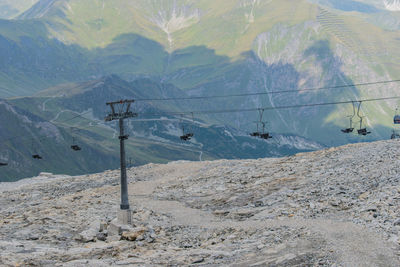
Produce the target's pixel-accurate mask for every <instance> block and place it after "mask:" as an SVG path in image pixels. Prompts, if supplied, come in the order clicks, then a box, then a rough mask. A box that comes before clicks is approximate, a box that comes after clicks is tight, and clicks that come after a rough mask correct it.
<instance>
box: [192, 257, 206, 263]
mask: <svg viewBox="0 0 400 267" xmlns="http://www.w3.org/2000/svg"><path fill="white" fill-rule="evenodd" d="M202 262H204V258H197V259H195V260H193V261H192V264H198V263H202Z"/></svg>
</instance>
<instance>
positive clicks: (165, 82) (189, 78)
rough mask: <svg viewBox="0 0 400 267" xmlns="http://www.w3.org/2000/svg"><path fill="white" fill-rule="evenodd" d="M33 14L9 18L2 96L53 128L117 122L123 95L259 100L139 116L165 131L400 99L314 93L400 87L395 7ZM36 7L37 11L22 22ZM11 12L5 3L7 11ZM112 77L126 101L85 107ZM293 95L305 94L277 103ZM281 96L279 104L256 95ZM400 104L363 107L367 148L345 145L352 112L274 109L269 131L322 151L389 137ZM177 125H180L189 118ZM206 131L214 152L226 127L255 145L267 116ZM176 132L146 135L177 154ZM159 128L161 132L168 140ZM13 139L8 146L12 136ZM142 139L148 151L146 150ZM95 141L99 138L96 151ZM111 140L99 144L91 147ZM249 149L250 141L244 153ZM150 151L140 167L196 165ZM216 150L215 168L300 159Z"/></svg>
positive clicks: (120, 1)
mask: <svg viewBox="0 0 400 267" xmlns="http://www.w3.org/2000/svg"><path fill="white" fill-rule="evenodd" d="M20 2H21V3H23V4H24V5H22V4H21V6H20V7H19V6H18V5H17V2H15V5H14V4H13V5H11V4H10V3H12V2H11V1H5V2H4V0H3V2H1V1H0V3H6V5H7V6H13V8H14V9H16V10H18V12H17V11H15V12H17V13H14V14H15V15H14V16H12V17H13V18H14V19H12V20H10V19H3V20H0V59H1V60H0V97H2V98H6V99H7V101H8V102H10V103H12V105H16V106H18V107H19V108H20V109H22V110H25V111H27V112H30V113H32V114H35V115H36V116H39V117H40V118H42V119H43V120H52V119H54V118H55V116H57V115H58V114H59V112H61V111H62V110H64V109H65V110H70V111H71V112H72V113H82V112H84V111H87V110H89V109H94V110H96V112H95V113H94V114H93V117H94V118H96V119H97V120H99V119H100V118H101V117H102V116H103V115H104V112H105V110H106V107H105V106H104V102H107V101H110V100H118V98H119V97H121V96H126V97H128V96H129V97H134V98H136V99H140V98H148V97H150V98H164V97H167V96H173V97H179V96H189V97H190V96H205V95H225V94H246V93H248V94H254V95H253V96H251V97H230V98H218V99H209V100H205V101H198V100H196V101H195V100H187V101H176V102H153V103H148V104H147V106H146V105H144V106H140V105H139V107H142V108H143V110H147V109H150V110H158V111H160V113H161V114H164V115H163V116H158V118H156V117H152V118H151V119H153V120H154V119H160V117H168V116H167V115H165V113H166V112H169V111H174V112H176V111H196V110H225V109H233V108H234V109H249V108H261V107H279V106H286V105H303V104H311V103H323V102H337V101H347V100H356V99H367V98H380V97H386V96H400V91H399V84H398V83H388V84H380V85H369V86H358V87H348V88H337V89H331V90H319V91H318V90H316V91H301V90H302V89H307V88H320V87H334V86H340V85H348V84H354V83H356V84H358V83H368V82H374V81H385V80H393V79H399V78H400V63H399V62H400V61H399V58H400V50H399V49H398V48H399V44H400V12H399V10H400V6H399V4H398V2H397V1H393V0H387V1H386V0H383V1H378V0H358V1H356V0H349V1H343V0H300V1H293V0H266V1H263V0H218V1H212V0H196V1H195V0H135V1H125V0H85V1H82V0H40V1H37V2H35V1H33V2H32V1H30V0H26V1H22V0H21V1H20ZM29 5H32V6H31V8H29V9H27V10H25V11H23V10H24V8H27V7H28V6H29ZM5 10H7V9H6V8H4V7H3V8H2V7H1V5H0V12H3V13H4V12H6V11H5ZM7 12H8V11H7ZM10 16H11V15H8V16H4V15H3V18H10ZM0 17H1V16H0ZM113 75H117V76H113ZM103 77H114V78H113V79H112V80H113V81H112V84H114V83H116V84H118V86H117V88H119V89H118V91H119V90H122V92H120V93H118V94H114V93H111V92H108V91H107V90H111V89H110V88H108V89H107V90H105V91H102V95H101V96H98V95H96V98H94V97H91V98H90V97H87V98H84V96H86V95H87V94H89V92H91V89H88V88H93V86H94V85H95V84H97V83H98V82H99V81H101V80H102V79H106V78H103ZM115 77H120V78H121V79H120V78H115ZM108 79H110V78H108ZM125 83H126V84H125ZM123 84H124V85H123ZM121 88H125V89H121ZM132 88H133V89H132ZM286 90H293V91H294V92H291V93H276V92H279V91H286ZM269 91H274V92H275V93H274V94H264V95H260V94H258V95H257V93H260V92H269ZM39 92H40V93H39ZM21 97H22V98H21ZM70 99H74V101H69V100H70ZM94 99H97V100H96V101H97V102H96V104H94V102H93V101H94ZM24 101H25V102H24ZM36 101H37V102H36ZM46 101H47V102H46ZM40 102H41V104H40ZM45 102H46V103H47V104H46V105H45V106H46V107H49V110H40V108H38V107H39V106H40V105H43V103H45ZM31 103H36V104H35V105H31ZM139 104H140V103H139ZM398 105H399V103H398V101H395V100H390V101H389V100H388V101H380V102H368V103H367V102H365V103H363V104H362V108H361V114H362V115H363V116H366V117H365V122H366V126H367V127H368V128H369V129H371V130H372V134H371V135H369V136H367V137H361V138H360V137H358V136H355V135H343V134H341V133H340V128H342V127H345V126H347V124H348V119H347V117H346V116H348V115H349V114H351V113H352V106H351V105H338V106H324V107H304V108H297V109H282V110H273V111H268V112H266V113H265V120H267V121H268V122H269V124H268V129H269V130H270V131H272V132H274V133H282V134H283V135H284V136H286V137H288V136H290V137H291V138H292V139H291V138H289V139H290V141H287V140H289V139H285V140H286V141H287V142H288V144H290V145H289V146H290V147H292V148H296V146H297V144H301V143H302V142H306V143H307V144H308V145H306V147H307V148H309V147H310V145H309V141H300V140H311V141H313V142H316V143H320V144H323V145H327V146H330V145H339V144H344V143H348V142H359V141H371V140H378V139H386V138H388V137H390V134H391V131H392V128H393V115H394V114H395V109H396V107H397V106H398ZM50 107H51V109H50ZM66 114H67V113H65V114H64V113H61V115H60V116H61V117H62V115H66ZM100 114H101V116H100ZM91 119H93V118H91ZM145 119H149V118H145ZM169 119H173V120H175V121H178V122H179V118H169ZM196 120H198V121H200V122H202V123H203V124H205V125H206V126H204V127H200V128H199V129H198V130H199V131H204V134H203V135H202V136H204V138H205V137H207V138H205V139H206V140H208V141H206V140H204V142H203V141H202V142H201V143H202V144H203V143H207V142H210V140H212V139H215V140H221V142H222V140H224V141H223V142H228V141H227V139H223V138H222V137H221V138H222V139H218V138H219V137H218V138H217V136H220V135H223V134H222V133H223V132H224V130H222V129H224V127H225V128H226V129H228V132H230V133H231V134H232V135H234V136H235V138H236V136H244V135H245V134H247V133H249V132H250V131H252V130H255V124H254V123H253V122H254V121H256V120H258V114H257V112H236V113H218V114H207V115H198V116H197V117H196ZM94 122H96V121H94ZM72 125H74V124H73V123H72ZM172 125H173V127H172V126H171V124H169V123H166V122H165V121H164V122H160V121H157V122H154V121H153V122H151V123H149V122H145V123H143V124H141V127H142V129H141V131H137V132H135V134H136V135H137V136H141V138H142V139H143V140H148V141H149V142H150V143H151V145H153V143H154V142H155V141H154V140H155V139H157V142H159V143H157V144H160V143H162V144H163V145H165V146H166V145H169V144H170V143H169V142H170V141H171V138H172V137H171V136H169V137H168V138H167V137H165V136H164V135H165V132H168V129H169V128H168V127H172V128H171V129H170V131H171V132H174V131H175V132H176V131H179V126H178V125H179V123H175V124H174V123H172ZM210 125H222V126H221V127H222V128H218V127H219V126H218V127H217V128H216V129H214V128H212V127H214V126H210ZM70 126H71V125H68V127H70ZM146 127H149V129H150V128H151V129H156V130H155V132H156V133H153V130H149V129H146ZM210 127H211V128H210ZM160 129H161V130H160ZM172 129H174V130H172ZM158 130H159V131H160V132H157V131H158ZM7 131H8V129H5V130H4V132H5V133H3V134H5V135H7ZM107 131H111V130H110V129H108V130H107V129H106V128H104V127H102V128H101V129H96V130H95V131H94V132H96V133H101V135H103V137H105V136H109V133H108V132H107ZM111 132H112V131H111ZM233 133H234V134H233ZM243 133H245V134H243ZM153 135H154V136H156V137H154V136H153ZM176 135H177V134H175V135H174V136H175V137H174V138H176ZM214 135H215V136H214ZM149 136H150V137H151V138H149ZM213 136H214V137H215V138H214V137H213ZM153 137H154V138H153ZM152 138H153V139H152ZM160 138H161V139H160ZM174 138H172V139H173V140H174ZM302 138H306V139H302ZM142 139H141V141H140V142H144V141H142ZM90 141H91V140H89V138H88V139H87V140H86V141H85V142H89V143H90ZM196 141H197V139H196ZM286 141H285V142H286ZM98 142H99V141H93V142H92V145H95V143H98ZM102 142H103V140H102ZM247 142H248V141H246V140H242V141H241V142H240V144H241V145H240V146H242V145H243V144H245V143H247ZM250 143H251V142H250ZM15 145H16V144H15ZM253 145H254V144H252V145H251V146H253ZM149 146H150V145H148V146H147V145H146V146H144V147H142V150H141V151H142V152H141V153H142V157H141V158H145V159H146V160H143V161H140V162H146V161H147V162H148V161H157V162H159V161H162V160H171V159H176V158H185V157H175V156H171V155H172V154H173V153H170V152H168V153H161V156H160V157H159V158H154V156H152V155H153V154H154V153H153V151H161V150H162V149H164V147H163V148H161V146H159V145H155V146H153V148H154V147H156V148H154V149H153V150H152V149H149ZM214 147H215V149H214V150H213V151H207V153H208V157H209V158H218V157H235V156H236V157H258V156H260V155H264V156H265V155H273V154H276V155H281V154H287V153H291V152H293V151H294V150H293V151H292V150H290V149H289V150H290V151H291V152H288V151H289V150H287V149H286V148H282V147H280V146H279V145H277V146H276V147H275V148H273V149H272V151H271V152H267V153H266V152H264V153H258V152H255V151H256V150H257V149H258V148H257V149H255V150H254V149H253V150H252V149H251V150H248V151H245V150H243V149H238V150H235V149H236V148H235V149H233V150H229V149H228V148H227V147H228V145H226V146H223V147H220V146H218V145H215V146H214ZM173 149H174V151H182V146H181V145H179V146H178V147H176V144H175V143H174V148H173ZM296 149H298V148H296ZM224 150H226V151H224ZM146 151H147V152H146ZM196 151H197V152H196V153H192V154H191V155H190V156H188V158H190V159H193V158H198V155H199V153H198V151H199V150H198V149H197V150H196ZM114 153H116V151H115V150H114ZM176 153H178V152H176ZM179 153H180V152H179ZM182 153H183V152H182ZM235 153H236V154H235ZM139 154H140V153H139ZM114 155H117V154H114ZM82 171H83V170H82Z"/></svg>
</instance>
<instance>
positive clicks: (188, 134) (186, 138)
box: [180, 113, 194, 141]
mask: <svg viewBox="0 0 400 267" xmlns="http://www.w3.org/2000/svg"><path fill="white" fill-rule="evenodd" d="M192 122H193V123H194V116H193V113H192ZM181 123H182V135H181V136H180V139H181V140H182V141H189V140H190V139H192V137H193V136H194V133H193V132H192V131H189V132H185V126H184V125H183V119H182V118H181Z"/></svg>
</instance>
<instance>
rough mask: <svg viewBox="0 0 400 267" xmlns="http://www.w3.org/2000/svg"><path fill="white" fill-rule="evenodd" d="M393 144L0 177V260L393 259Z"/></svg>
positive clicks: (367, 262) (398, 176)
mask: <svg viewBox="0 0 400 267" xmlns="http://www.w3.org/2000/svg"><path fill="white" fill-rule="evenodd" d="M399 151H400V142H398V141H382V142H376V143H369V144H357V145H349V146H345V147H340V148H332V149H328V150H324V151H318V152H314V153H304V154H298V155H296V156H292V157H286V158H279V159H271V158H267V159H259V160H242V161H239V160H238V161H227V160H221V161H214V162H183V161H182V162H173V163H170V164H166V165H155V164H149V165H146V166H142V167H138V168H132V169H130V170H128V176H129V182H130V184H129V193H130V203H131V208H132V210H133V218H132V219H133V225H132V226H131V227H130V228H129V229H121V233H120V234H119V235H111V234H109V230H110V229H109V227H110V223H111V222H112V220H113V219H114V218H115V217H116V216H117V209H118V206H119V203H118V201H119V185H118V178H119V171H118V170H116V171H107V172H104V173H100V174H93V175H86V176H77V177H69V176H57V175H51V174H46V175H44V174H43V175H42V176H41V177H36V178H32V179H26V180H23V181H21V182H18V183H2V184H0V192H1V196H0V265H4V266H27V265H28V266H110V265H111V266H135V265H137V266H154V265H191V264H192V265H199V266H209V265H232V266H400V261H399V260H400V257H399V255H400V251H399V230H400V213H399V207H400V183H399V180H400V162H399V155H400V153H399Z"/></svg>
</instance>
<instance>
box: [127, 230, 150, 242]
mask: <svg viewBox="0 0 400 267" xmlns="http://www.w3.org/2000/svg"><path fill="white" fill-rule="evenodd" d="M147 231H148V229H147V228H145V227H138V228H134V229H132V230H131V231H129V232H125V231H124V232H122V234H121V238H122V239H124V240H128V241H136V240H138V241H142V240H144V237H143V234H144V233H145V232H147Z"/></svg>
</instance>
